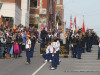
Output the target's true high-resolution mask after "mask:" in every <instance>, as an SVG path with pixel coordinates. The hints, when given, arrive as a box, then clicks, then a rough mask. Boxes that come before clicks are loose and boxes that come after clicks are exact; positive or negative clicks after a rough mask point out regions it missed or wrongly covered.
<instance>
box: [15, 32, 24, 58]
mask: <svg viewBox="0 0 100 75" xmlns="http://www.w3.org/2000/svg"><path fill="white" fill-rule="evenodd" d="M16 41H17V42H18V44H19V50H20V51H19V55H18V56H19V57H22V56H21V50H22V42H23V38H22V35H21V33H20V32H18V35H17V36H16Z"/></svg>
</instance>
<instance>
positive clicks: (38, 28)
mask: <svg viewBox="0 0 100 75" xmlns="http://www.w3.org/2000/svg"><path fill="white" fill-rule="evenodd" d="M37 19H38V31H39V21H40V16H38V17H37Z"/></svg>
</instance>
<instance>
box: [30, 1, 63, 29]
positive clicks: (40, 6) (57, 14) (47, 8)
mask: <svg viewBox="0 0 100 75" xmlns="http://www.w3.org/2000/svg"><path fill="white" fill-rule="evenodd" d="M59 1H60V3H59ZM63 13H64V9H63V0H30V25H34V26H35V27H38V19H37V17H38V16H40V19H39V27H40V26H41V25H42V24H43V25H47V26H48V27H49V25H50V28H51V29H52V28H55V24H56V22H57V21H58V20H59V26H60V27H61V25H62V24H63V18H64V17H63Z"/></svg>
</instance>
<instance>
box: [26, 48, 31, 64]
mask: <svg viewBox="0 0 100 75" xmlns="http://www.w3.org/2000/svg"><path fill="white" fill-rule="evenodd" d="M30 53H31V52H30V51H29V48H28V49H26V56H27V62H29V63H30Z"/></svg>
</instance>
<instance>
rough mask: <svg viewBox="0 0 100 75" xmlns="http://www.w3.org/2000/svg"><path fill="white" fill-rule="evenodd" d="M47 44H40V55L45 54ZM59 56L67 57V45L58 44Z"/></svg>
mask: <svg viewBox="0 0 100 75" xmlns="http://www.w3.org/2000/svg"><path fill="white" fill-rule="evenodd" d="M46 48H47V44H40V55H42V54H43V53H45V52H46ZM59 55H60V56H69V45H66V44H60V50H59Z"/></svg>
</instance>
